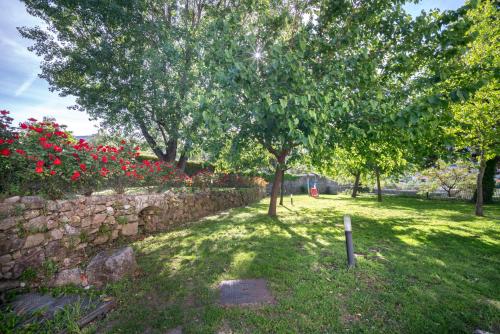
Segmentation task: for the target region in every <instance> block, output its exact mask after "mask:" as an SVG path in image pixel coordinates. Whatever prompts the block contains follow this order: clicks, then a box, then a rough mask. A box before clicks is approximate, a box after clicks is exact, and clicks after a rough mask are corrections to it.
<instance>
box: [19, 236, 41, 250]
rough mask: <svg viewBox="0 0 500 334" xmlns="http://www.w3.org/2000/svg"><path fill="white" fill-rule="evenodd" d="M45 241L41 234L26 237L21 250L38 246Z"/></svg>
mask: <svg viewBox="0 0 500 334" xmlns="http://www.w3.org/2000/svg"><path fill="white" fill-rule="evenodd" d="M44 240H45V235H44V234H43V233H36V234H31V235H28V237H27V238H26V242H25V243H24V247H23V248H31V247H35V246H38V245H40V244H41V243H43V241H44Z"/></svg>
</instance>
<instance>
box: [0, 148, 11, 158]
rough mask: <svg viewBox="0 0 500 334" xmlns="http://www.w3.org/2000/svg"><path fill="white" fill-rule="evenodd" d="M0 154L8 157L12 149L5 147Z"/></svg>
mask: <svg viewBox="0 0 500 334" xmlns="http://www.w3.org/2000/svg"><path fill="white" fill-rule="evenodd" d="M0 154H1V155H3V156H5V157H8V156H9V155H10V150H9V149H8V148H4V149H3V150H1V151H0Z"/></svg>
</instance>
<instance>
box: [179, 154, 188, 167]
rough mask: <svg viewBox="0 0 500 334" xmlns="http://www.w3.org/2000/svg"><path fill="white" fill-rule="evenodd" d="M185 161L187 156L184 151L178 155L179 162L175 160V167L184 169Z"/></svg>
mask: <svg viewBox="0 0 500 334" xmlns="http://www.w3.org/2000/svg"><path fill="white" fill-rule="evenodd" d="M187 161H188V156H187V154H186V152H182V154H181V156H180V157H179V162H177V168H178V169H180V170H181V171H184V170H185V169H186V163H187Z"/></svg>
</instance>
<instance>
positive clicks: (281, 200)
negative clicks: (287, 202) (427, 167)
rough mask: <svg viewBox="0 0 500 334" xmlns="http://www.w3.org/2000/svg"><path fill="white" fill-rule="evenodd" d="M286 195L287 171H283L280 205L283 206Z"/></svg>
mask: <svg viewBox="0 0 500 334" xmlns="http://www.w3.org/2000/svg"><path fill="white" fill-rule="evenodd" d="M284 194H285V169H282V170H281V187H280V205H283V195H284Z"/></svg>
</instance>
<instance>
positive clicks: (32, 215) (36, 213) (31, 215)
mask: <svg viewBox="0 0 500 334" xmlns="http://www.w3.org/2000/svg"><path fill="white" fill-rule="evenodd" d="M40 214H41V211H40V210H28V211H25V212H24V219H26V220H30V219H32V218H35V217H38V216H40Z"/></svg>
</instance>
